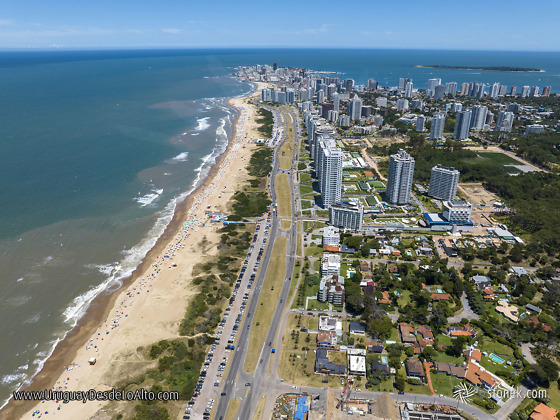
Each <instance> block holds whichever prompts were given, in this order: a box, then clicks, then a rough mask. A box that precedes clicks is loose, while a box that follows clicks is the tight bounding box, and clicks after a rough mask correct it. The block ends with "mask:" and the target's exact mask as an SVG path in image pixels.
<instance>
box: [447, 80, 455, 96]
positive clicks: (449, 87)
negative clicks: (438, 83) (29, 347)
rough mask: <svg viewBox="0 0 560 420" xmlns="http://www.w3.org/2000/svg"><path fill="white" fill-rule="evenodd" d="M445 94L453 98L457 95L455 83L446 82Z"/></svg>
mask: <svg viewBox="0 0 560 420" xmlns="http://www.w3.org/2000/svg"><path fill="white" fill-rule="evenodd" d="M445 94H446V95H451V96H453V97H455V95H457V82H447V83H446V84H445Z"/></svg>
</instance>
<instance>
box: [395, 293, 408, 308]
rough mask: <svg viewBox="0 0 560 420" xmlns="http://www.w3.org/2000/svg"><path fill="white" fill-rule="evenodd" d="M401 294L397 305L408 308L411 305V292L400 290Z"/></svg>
mask: <svg viewBox="0 0 560 420" xmlns="http://www.w3.org/2000/svg"><path fill="white" fill-rule="evenodd" d="M399 292H400V293H401V297H400V298H398V299H397V303H398V305H399V306H406V305H408V304H409V303H410V294H411V292H410V290H402V291H401V290H399Z"/></svg>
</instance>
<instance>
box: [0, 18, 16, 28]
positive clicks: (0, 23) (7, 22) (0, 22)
mask: <svg viewBox="0 0 560 420" xmlns="http://www.w3.org/2000/svg"><path fill="white" fill-rule="evenodd" d="M13 24H14V21H13V20H11V19H0V26H11V25H13Z"/></svg>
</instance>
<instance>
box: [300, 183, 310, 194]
mask: <svg viewBox="0 0 560 420" xmlns="http://www.w3.org/2000/svg"><path fill="white" fill-rule="evenodd" d="M312 192H313V187H312V186H311V185H300V186H299V193H300V194H301V195H306V194H311V193H312Z"/></svg>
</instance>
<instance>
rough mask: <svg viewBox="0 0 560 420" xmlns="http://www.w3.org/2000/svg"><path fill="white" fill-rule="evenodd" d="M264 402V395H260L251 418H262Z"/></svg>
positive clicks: (254, 419) (259, 419)
mask: <svg viewBox="0 0 560 420" xmlns="http://www.w3.org/2000/svg"><path fill="white" fill-rule="evenodd" d="M265 402H266V397H264V396H263V397H261V399H260V401H259V405H258V406H257V412H256V413H255V415H254V416H253V420H261V419H263V418H264V415H263V410H264V403H265Z"/></svg>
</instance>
